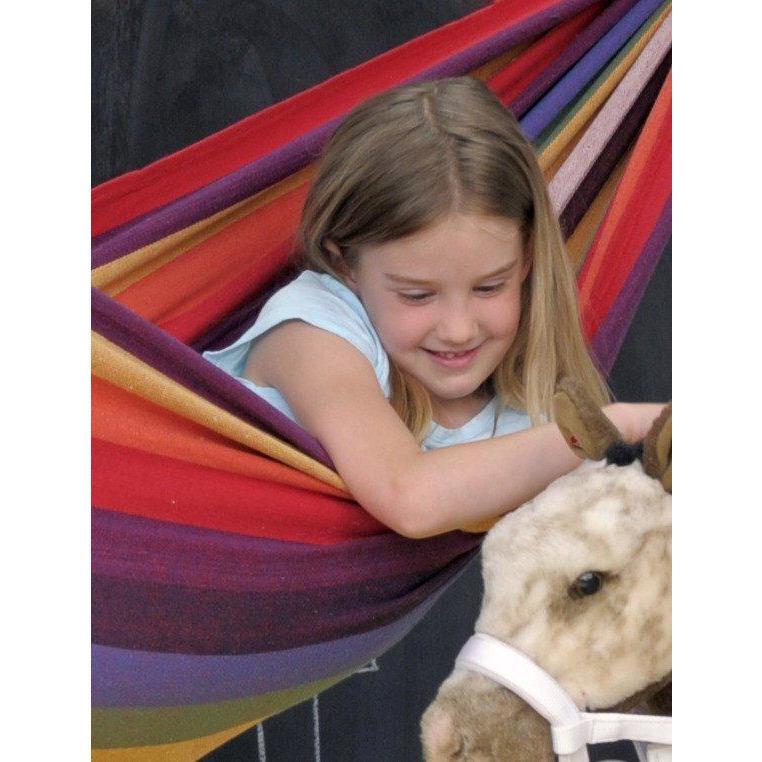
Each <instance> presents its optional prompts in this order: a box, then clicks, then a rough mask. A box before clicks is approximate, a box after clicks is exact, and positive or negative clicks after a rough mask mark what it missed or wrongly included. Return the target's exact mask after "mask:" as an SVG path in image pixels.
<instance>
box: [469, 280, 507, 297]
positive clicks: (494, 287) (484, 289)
mask: <svg viewBox="0 0 762 762" xmlns="http://www.w3.org/2000/svg"><path fill="white" fill-rule="evenodd" d="M504 285H505V281H504V280H503V281H500V283H490V284H487V285H485V286H477V287H476V288H475V289H474V290H475V291H476V292H477V293H478V294H494V293H497V292H498V291H500V289H502V288H503V286H504Z"/></svg>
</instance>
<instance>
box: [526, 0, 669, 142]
mask: <svg viewBox="0 0 762 762" xmlns="http://www.w3.org/2000/svg"><path fill="white" fill-rule="evenodd" d="M671 2H672V0H664V2H663V3H662V4H661V5H660V6H659V7H658V8H657V9H656V10H655V11H654V12H653V13H652V14H651V16H650V17H649V18H648V20H647V21H645V22H644V23H643V25H642V26H641V27H640V29H638V31H637V32H635V34H634V35H633V36H632V37H630V39H629V40H628V41H627V44H626V45H625V46H624V47H622V48H621V49H620V50H619V52H618V53H617V54H616V55H615V56H614V57H613V58H612V59H611V61H609V63H608V64H607V66H606V68H605V69H603V71H602V72H601V73H600V74H599V75H598V76H597V77H596V78H595V79H594V80H593V82H592V83H591V84H590V85H588V86H587V87H586V88H585V89H584V90H582V91H581V93H580V94H579V95H578V96H577V97H576V98H575V99H574V100H573V101H572V102H571V103H570V104H569V105H568V106H566V108H564V109H563V110H562V111H561V113H560V114H559V115H558V116H557V117H556V119H555V120H554V121H553V122H551V123H550V124H549V125H548V126H547V127H546V128H545V130H544V131H543V132H542V134H541V135H540V137H539V138H538V139H537V140H536V141H535V149H536V150H537V153H542V152H543V151H544V150H545V149H546V148H547V147H548V145H550V143H552V142H553V141H554V140H555V139H556V137H558V135H559V134H560V133H561V132H562V131H563V130H564V129H565V127H566V125H567V124H569V122H570V121H571V120H572V119H573V118H574V117H575V116H576V114H577V112H578V111H579V110H580V109H581V108H582V106H584V105H585V103H587V101H589V100H590V99H591V98H592V97H593V95H595V93H596V92H597V91H598V90H599V89H600V88H601V87H603V85H604V84H605V83H606V80H608V79H609V77H611V75H612V73H613V72H614V69H616V68H617V66H619V64H620V63H621V62H622V59H623V58H625V56H627V55H628V53H629V52H630V51H631V50H632V49H633V48H634V47H635V45H637V44H638V41H639V40H641V39H642V38H643V36H644V35H646V34H647V33H648V32H649V30H650V29H652V28H653V27H654V26H655V25H656V23H657V21H658V18H659V16H660V15H661V14H662V13H663V12H664V9H665V8H668V7H669V5H670V4H671Z"/></svg>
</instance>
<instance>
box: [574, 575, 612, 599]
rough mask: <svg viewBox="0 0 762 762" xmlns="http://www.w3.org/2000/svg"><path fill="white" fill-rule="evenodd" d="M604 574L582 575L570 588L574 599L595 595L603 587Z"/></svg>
mask: <svg viewBox="0 0 762 762" xmlns="http://www.w3.org/2000/svg"><path fill="white" fill-rule="evenodd" d="M603 577H604V575H603V573H602V572H596V571H589V572H585V573H584V574H580V575H579V577H577V579H575V580H574V583H573V584H572V586H571V587H570V588H569V595H570V596H571V597H572V598H582V597H584V596H586V595H595V594H596V593H597V592H598V591H599V590H600V589H601V588H602V587H603Z"/></svg>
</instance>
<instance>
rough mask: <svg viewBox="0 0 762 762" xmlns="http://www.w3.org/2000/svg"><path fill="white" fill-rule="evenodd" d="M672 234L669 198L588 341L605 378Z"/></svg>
mask: <svg viewBox="0 0 762 762" xmlns="http://www.w3.org/2000/svg"><path fill="white" fill-rule="evenodd" d="M671 233H672V198H671V197H670V199H669V200H668V201H667V203H666V204H665V205H664V209H663V210H662V212H661V216H660V217H659V221H658V222H657V223H656V227H655V228H654V230H653V232H652V233H651V235H650V237H649V239H648V242H647V243H646V245H645V247H644V249H643V252H642V253H641V255H640V257H639V259H638V261H637V262H636V264H635V266H634V267H633V269H632V272H630V275H629V276H628V278H627V281H626V282H625V284H624V286H623V287H622V290H621V291H620V292H619V295H618V296H617V299H616V301H615V302H614V305H613V306H612V308H611V309H610V310H609V313H608V315H606V319H605V320H604V322H603V323H602V324H601V326H600V328H599V329H598V331H597V332H596V334H595V336H594V337H593V340H592V342H591V344H592V348H593V353H594V354H595V356H596V358H597V359H598V363H599V365H600V368H601V370H602V371H603V372H604V374H606V375H608V374H609V373H610V372H611V369H612V368H613V367H614V362H615V361H616V358H617V355H618V354H619V350H620V349H621V347H622V344H623V342H624V340H625V337H626V336H627V331H628V330H629V328H630V324H631V323H632V320H633V318H634V317H635V313H636V312H637V309H638V305H639V304H640V302H641V300H642V298H643V294H644V293H645V290H646V287H647V286H648V282H649V280H650V279H651V276H652V275H653V272H654V270H655V269H656V266H657V265H658V264H659V260H660V259H661V255H662V252H663V251H664V248H665V246H666V245H667V242H668V241H669V237H670V235H671Z"/></svg>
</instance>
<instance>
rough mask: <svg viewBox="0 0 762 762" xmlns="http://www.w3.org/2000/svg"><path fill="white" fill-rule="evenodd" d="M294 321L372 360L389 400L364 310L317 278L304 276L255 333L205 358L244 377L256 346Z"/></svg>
mask: <svg viewBox="0 0 762 762" xmlns="http://www.w3.org/2000/svg"><path fill="white" fill-rule="evenodd" d="M290 320H302V321H303V322H305V323H308V324H309V325H313V326H315V327H316V328H321V329H323V330H325V331H328V332H329V333H332V334H334V335H336V336H340V337H341V338H343V339H345V340H346V341H348V342H349V343H350V344H351V345H352V346H353V347H355V348H356V349H357V350H358V351H360V352H361V353H362V354H363V355H364V356H365V357H366V358H367V359H368V361H369V362H370V364H371V365H372V366H373V369H374V370H375V372H376V377H377V378H378V381H379V384H380V385H381V388H382V389H383V390H384V393H385V394H386V396H387V397H388V396H389V360H388V357H387V355H386V352H385V350H384V348H383V346H382V345H381V341H380V339H379V338H378V334H377V333H376V331H375V329H374V328H373V325H372V323H371V322H370V319H369V317H368V315H367V313H366V312H365V308H364V307H363V305H362V303H361V302H360V300H359V299H358V298H357V297H356V296H355V294H354V293H352V291H350V290H349V289H348V288H347V287H346V286H344V285H343V284H341V283H339V281H336V280H335V279H333V278H331V277H330V276H327V275H320V274H318V273H312V272H307V273H303V274H302V275H301V276H300V277H299V278H297V279H296V280H295V281H292V282H291V283H289V284H288V285H287V286H284V287H283V288H282V289H280V290H279V291H277V292H276V293H275V294H274V295H273V296H272V297H271V298H270V299H269V300H268V301H267V302H266V303H265V305H264V307H263V308H262V311H261V312H260V314H259V316H258V317H257V320H256V321H255V323H254V325H252V326H251V328H249V329H248V330H247V331H246V332H245V333H243V334H242V335H241V336H240V337H239V338H238V339H237V340H236V341H235V342H234V343H233V344H231V345H230V346H229V347H226V348H225V349H221V350H218V351H215V352H205V353H204V357H206V358H207V359H208V360H210V361H211V362H213V363H214V364H215V365H218V366H219V367H221V368H223V369H224V370H226V371H227V372H228V373H230V374H231V375H234V376H239V377H240V376H241V375H242V374H243V369H244V367H245V365H246V358H247V357H248V355H249V352H250V351H251V348H252V346H253V344H254V342H255V341H257V340H258V339H260V338H261V337H262V336H264V334H266V333H267V332H268V331H271V330H272V329H273V328H275V327H277V326H278V325H281V324H282V323H285V322H288V321H290Z"/></svg>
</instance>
